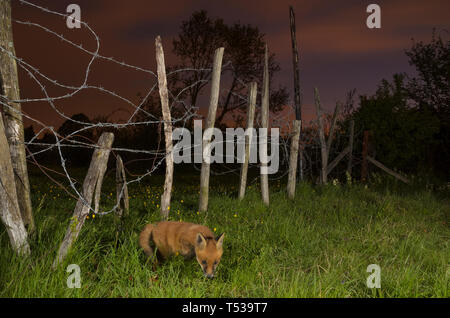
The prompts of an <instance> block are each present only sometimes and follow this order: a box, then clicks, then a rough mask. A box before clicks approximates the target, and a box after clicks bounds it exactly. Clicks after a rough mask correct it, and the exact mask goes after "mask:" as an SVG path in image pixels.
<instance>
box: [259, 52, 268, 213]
mask: <svg viewBox="0 0 450 318" xmlns="http://www.w3.org/2000/svg"><path fill="white" fill-rule="evenodd" d="M261 128H262V129H266V131H267V134H266V137H267V138H268V137H269V132H268V130H269V49H268V47H267V44H266V51H265V54H264V76H263V92H262V102H261ZM267 138H266V140H263V142H258V144H259V147H262V149H263V150H262V153H265V154H266V155H267ZM260 154H261V151H260ZM266 170H267V163H264V162H261V195H262V200H263V202H264V204H265V205H269V176H268V175H267V173H266V172H267V171H266Z"/></svg>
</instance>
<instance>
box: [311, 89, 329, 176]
mask: <svg viewBox="0 0 450 318" xmlns="http://www.w3.org/2000/svg"><path fill="white" fill-rule="evenodd" d="M314 98H315V104H316V111H317V118H318V121H319V139H320V151H321V155H322V169H321V173H320V181H321V183H322V184H327V166H328V154H327V145H326V141H325V132H324V127H323V118H322V109H321V105H320V96H319V90H318V89H317V88H314Z"/></svg>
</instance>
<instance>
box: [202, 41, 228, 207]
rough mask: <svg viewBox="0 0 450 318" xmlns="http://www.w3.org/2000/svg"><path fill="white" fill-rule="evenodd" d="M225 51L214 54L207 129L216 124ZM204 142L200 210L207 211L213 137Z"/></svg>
mask: <svg viewBox="0 0 450 318" xmlns="http://www.w3.org/2000/svg"><path fill="white" fill-rule="evenodd" d="M223 52H224V48H223V47H221V48H218V49H217V50H216V52H215V54H214V65H213V72H212V84H211V97H210V100H209V109H208V118H207V119H206V126H205V130H206V129H212V128H214V124H215V121H216V112H217V104H218V103H219V93H220V76H221V73H222V59H223ZM202 144H203V148H202V149H203V150H202V170H201V173H200V198H199V211H201V212H205V211H206V210H207V209H208V196H209V174H210V164H209V162H207V161H206V160H205V156H204V151H205V149H206V148H207V147H209V145H210V144H211V138H210V139H208V140H205V139H203V142H202Z"/></svg>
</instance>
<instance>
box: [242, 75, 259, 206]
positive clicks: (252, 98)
mask: <svg viewBox="0 0 450 318" xmlns="http://www.w3.org/2000/svg"><path fill="white" fill-rule="evenodd" d="M256 95H257V83H256V82H252V83H250V92H249V97H248V110H247V132H248V134H247V133H246V134H245V152H244V162H243V163H242V167H241V176H240V179H241V180H240V184H239V199H240V200H242V199H243V198H244V195H245V188H246V186H247V172H248V163H249V160H250V144H251V143H252V142H253V132H252V131H253V122H254V120H255V108H256Z"/></svg>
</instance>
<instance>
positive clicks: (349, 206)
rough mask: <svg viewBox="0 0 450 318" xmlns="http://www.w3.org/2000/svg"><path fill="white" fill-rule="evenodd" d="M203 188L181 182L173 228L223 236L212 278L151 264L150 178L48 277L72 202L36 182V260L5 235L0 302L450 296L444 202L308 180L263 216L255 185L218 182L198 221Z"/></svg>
mask: <svg viewBox="0 0 450 318" xmlns="http://www.w3.org/2000/svg"><path fill="white" fill-rule="evenodd" d="M197 179H198V178H195V179H192V178H191V179H190V178H189V177H188V176H185V177H183V176H182V177H179V178H178V179H177V180H178V182H177V183H176V184H175V189H174V193H173V200H172V206H171V219H172V220H182V221H189V222H195V223H200V224H205V225H207V226H209V227H210V228H211V229H213V230H214V231H215V232H216V233H217V234H219V233H221V232H225V233H226V234H225V241H224V248H225V250H224V255H223V258H222V262H221V263H220V265H219V267H218V273H217V275H216V278H214V279H213V280H208V279H206V278H204V277H203V275H202V273H201V270H200V267H199V265H198V264H197V263H196V261H195V260H192V261H185V260H184V259H182V258H181V257H173V258H172V259H170V260H168V261H166V262H164V263H163V264H161V265H160V266H158V267H156V268H153V267H152V266H151V265H149V264H147V263H146V260H145V257H144V254H143V253H142V251H141V250H140V249H139V247H138V245H137V239H138V235H139V231H140V230H141V229H142V228H143V226H144V225H145V224H146V223H148V222H157V221H158V220H159V204H160V195H161V191H162V189H161V184H162V182H160V181H161V180H159V179H156V180H155V179H154V178H153V179H152V180H154V181H152V182H153V183H152V184H150V183H148V184H144V183H141V184H133V185H132V186H131V188H130V208H131V213H130V215H129V217H128V218H126V219H125V220H123V221H118V220H117V219H115V217H114V216H113V215H106V216H103V217H100V216H96V217H94V218H93V216H92V214H91V215H90V217H89V219H88V220H87V222H86V224H85V226H84V228H83V229H82V232H81V234H80V237H79V238H78V240H77V241H76V243H75V245H74V248H73V249H72V250H71V252H70V253H69V255H68V257H67V259H66V260H65V262H64V264H62V265H61V266H60V267H59V268H58V269H56V270H52V269H51V264H52V262H53V260H54V258H55V255H56V250H57V248H58V244H59V243H60V242H61V240H62V238H63V236H64V232H65V230H66V228H67V226H68V224H69V219H70V217H71V213H72V211H73V208H74V206H75V200H74V199H69V197H68V196H67V195H66V194H65V193H64V192H63V191H62V190H61V189H59V188H57V187H55V186H52V185H51V184H50V183H48V184H47V180H46V179H42V178H40V177H39V178H38V177H36V178H32V189H33V206H34V209H35V218H36V225H37V231H36V233H35V234H34V236H33V237H32V238H31V249H32V255H31V256H30V257H29V258H28V259H21V258H19V257H18V256H16V255H15V254H14V253H13V251H12V250H11V248H10V246H9V240H8V236H7V234H6V231H5V230H4V228H3V226H2V227H0V269H1V271H0V297H448V296H449V285H448V283H449V281H448V279H449V276H448V275H449V259H450V257H449V256H450V253H449V228H448V222H449V214H450V213H449V211H450V203H449V200H448V197H447V199H446V198H445V197H444V198H443V197H442V196H436V195H435V194H434V193H433V192H431V191H428V190H417V189H415V188H414V189H409V190H408V189H405V188H402V189H401V190H399V189H396V188H395V187H392V186H389V187H386V186H385V187H381V186H378V187H376V186H375V185H374V186H372V185H369V187H367V186H364V185H358V184H356V185H355V184H354V185H339V184H338V185H332V184H331V185H328V186H313V185H310V184H307V183H303V184H300V185H299V186H298V188H297V193H296V197H295V200H293V201H289V200H288V199H287V196H286V191H285V184H284V183H282V182H280V181H276V182H273V183H272V184H271V198H270V199H271V205H270V207H268V208H267V207H265V206H264V205H263V204H262V202H261V200H260V193H259V185H258V184H253V185H251V186H250V188H249V189H248V192H247V195H246V197H245V199H244V200H242V201H238V200H237V199H236V197H237V186H236V184H234V183H232V182H231V181H227V180H226V178H222V179H220V178H219V179H218V178H216V179H215V180H214V182H213V183H212V188H211V191H210V201H209V210H208V212H207V213H198V211H197V204H198V184H197V181H198V180H197ZM233 182H234V181H233ZM113 189H114V184H113V182H112V180H109V179H107V180H106V184H105V186H104V191H103V193H104V195H103V198H102V202H103V208H105V209H109V208H111V207H112V206H113V204H114V199H115V193H113ZM69 264H78V265H79V266H80V269H81V288H80V289H76V288H75V289H71V288H68V287H67V283H66V282H67V278H68V277H69V275H70V273H67V272H66V268H67V266H68V265H69ZM369 264H378V265H379V266H380V268H381V288H380V289H370V288H368V287H367V286H366V280H367V277H368V276H369V275H370V273H368V272H366V269H367V266H368V265H369Z"/></svg>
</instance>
